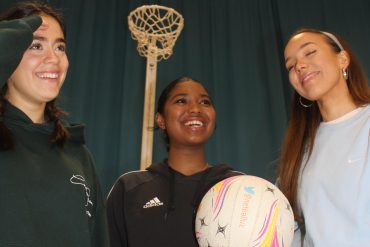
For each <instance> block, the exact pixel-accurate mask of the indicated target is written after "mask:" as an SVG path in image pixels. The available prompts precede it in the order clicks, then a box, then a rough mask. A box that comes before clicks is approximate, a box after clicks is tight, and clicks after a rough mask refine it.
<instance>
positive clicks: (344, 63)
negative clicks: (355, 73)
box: [338, 51, 350, 69]
mask: <svg viewBox="0 0 370 247" xmlns="http://www.w3.org/2000/svg"><path fill="white" fill-rule="evenodd" d="M338 58H339V66H340V68H341V69H347V67H348V65H349V62H350V58H349V54H348V52H346V51H341V52H340V53H339V54H338Z"/></svg>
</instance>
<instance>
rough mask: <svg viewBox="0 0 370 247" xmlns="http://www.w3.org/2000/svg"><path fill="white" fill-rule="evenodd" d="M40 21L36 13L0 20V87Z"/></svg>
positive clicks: (20, 58) (26, 46)
mask: <svg viewBox="0 0 370 247" xmlns="http://www.w3.org/2000/svg"><path fill="white" fill-rule="evenodd" d="M41 23H42V19H41V18H40V17H39V16H37V15H32V16H28V17H25V18H22V19H15V20H9V21H7V20H4V21H0V87H2V86H3V85H4V84H5V83H6V81H7V80H8V78H9V77H10V75H11V74H12V73H13V71H14V70H15V69H16V68H17V66H18V64H19V63H20V61H21V60H22V57H23V54H24V52H25V51H26V49H27V48H28V46H29V45H30V44H31V43H32V40H33V32H34V31H35V30H36V29H37V28H38V27H39V26H40V25H41Z"/></svg>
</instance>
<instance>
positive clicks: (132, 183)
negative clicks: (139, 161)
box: [108, 170, 154, 196]
mask: <svg viewBox="0 0 370 247" xmlns="http://www.w3.org/2000/svg"><path fill="white" fill-rule="evenodd" d="M153 178H154V175H153V174H152V173H151V172H149V171H147V170H143V171H142V170H138V171H130V172H127V173H125V174H123V175H121V176H120V177H119V178H118V179H117V180H116V182H115V183H114V185H113V187H112V189H111V191H110V192H109V195H110V194H112V193H114V192H115V191H120V192H119V193H124V192H127V191H130V190H133V189H134V188H136V187H137V186H140V185H142V184H144V183H148V182H150V181H152V180H153ZM109 195H108V196H109Z"/></svg>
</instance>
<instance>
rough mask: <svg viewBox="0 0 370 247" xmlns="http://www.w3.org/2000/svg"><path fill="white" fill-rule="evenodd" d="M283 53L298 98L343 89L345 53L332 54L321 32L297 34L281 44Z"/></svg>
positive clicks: (322, 95) (329, 94) (319, 97)
mask: <svg viewBox="0 0 370 247" xmlns="http://www.w3.org/2000/svg"><path fill="white" fill-rule="evenodd" d="M284 56H285V66H286V68H287V70H288V73H289V80H290V83H291V84H292V86H293V87H294V89H295V90H296V91H297V92H298V94H300V95H301V96H302V97H304V98H306V99H309V100H312V101H314V100H323V99H325V98H327V97H335V95H336V91H337V90H343V89H344V90H345V89H346V88H347V85H346V81H345V79H344V78H343V75H342V69H343V68H347V66H348V63H349V59H348V55H347V53H346V52H345V51H342V52H340V53H336V52H335V51H334V49H333V47H332V46H331V45H330V44H329V43H328V41H327V37H325V36H324V35H323V34H319V33H310V32H303V33H300V34H297V35H296V36H294V37H293V38H292V39H290V41H289V42H288V44H287V46H286V47H285V52H284Z"/></svg>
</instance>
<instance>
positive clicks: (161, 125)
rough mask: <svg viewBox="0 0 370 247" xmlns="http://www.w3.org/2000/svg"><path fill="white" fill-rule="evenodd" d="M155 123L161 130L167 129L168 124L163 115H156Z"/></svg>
mask: <svg viewBox="0 0 370 247" xmlns="http://www.w3.org/2000/svg"><path fill="white" fill-rule="evenodd" d="M155 122H156V123H157V125H158V127H159V128H161V129H162V130H165V129H166V124H165V121H164V118H163V116H162V114H160V113H158V112H157V113H156V114H155Z"/></svg>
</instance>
